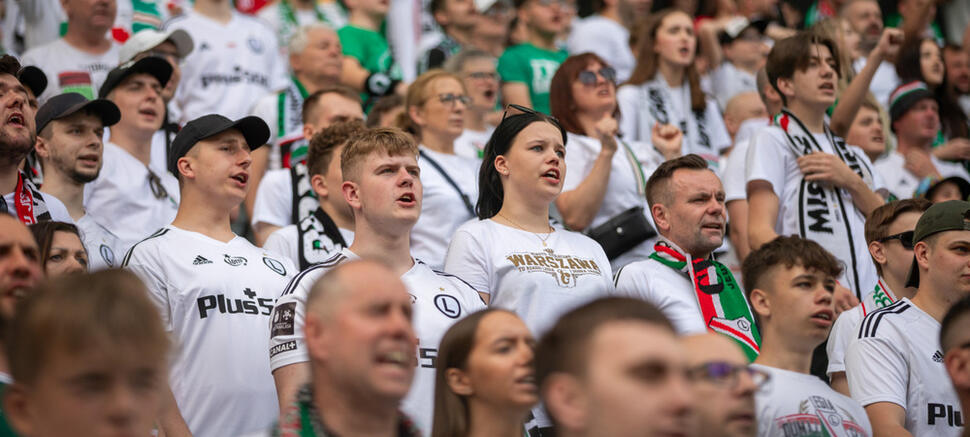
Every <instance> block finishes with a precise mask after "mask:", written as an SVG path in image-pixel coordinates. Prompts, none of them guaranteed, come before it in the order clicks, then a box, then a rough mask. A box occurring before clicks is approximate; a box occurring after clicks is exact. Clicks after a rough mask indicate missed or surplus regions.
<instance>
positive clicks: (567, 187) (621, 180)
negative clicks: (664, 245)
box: [562, 133, 664, 271]
mask: <svg viewBox="0 0 970 437" xmlns="http://www.w3.org/2000/svg"><path fill="white" fill-rule="evenodd" d="M567 138H568V140H567V143H566V144H568V146H567V147H568V150H567V151H566V169H567V170H568V171H567V172H566V178H565V180H564V181H563V185H562V191H563V192H566V191H572V190H575V189H576V188H577V187H579V185H580V184H581V183H583V181H584V180H585V179H586V177H587V176H589V173H590V172H591V171H592V170H593V164H594V163H595V162H596V158H597V157H598V156H599V153H600V150H601V149H602V144H601V143H600V140H598V139H596V138H591V137H588V136H585V135H577V134H574V133H569V134H567ZM616 141H617V150H616V153H614V154H613V160H612V161H610V162H611V164H610V178H609V179H608V181H607V185H606V192H605V193H604V195H603V203H602V204H600V209H599V210H598V211H596V215H595V216H594V217H593V221H592V222H591V223H590V225H589V227H587V228H586V230H589V229H593V228H595V227H597V226H599V225H601V224H603V223H605V222H607V221H608V220H609V219H611V218H613V217H614V216H616V215H618V214H620V213H622V212H624V211H626V210H628V209H630V208H633V207H636V206H640V207H643V215H644V216H646V218H647V221H648V222H650V226H653V227H654V229H656V225H654V223H653V217H652V216H651V214H650V207H649V206H647V198H646V196H645V194H644V190H645V188H644V187H638V186H637V185H638V184H639V182H638V177H639V175H638V173H639V172H640V171H641V169H642V171H643V181H644V183H646V180H647V179H649V178H650V175H652V174H653V172H654V170H656V169H657V167H658V166H659V165H660V164H662V163H663V161H664V158H663V156H661V155H660V154H659V153H657V152H656V151H655V150H654V149H653V146H651V145H650V144H649V143H642V142H636V141H626V146H629V147H630V150H632V152H633V154H634V155H635V156H636V162H631V161H632V160H631V159H630V157H629V154H628V153H627V151H626V148H625V146H624V144H623V142H622V141H624V140H621V139H620V138H616ZM635 165H639V166H640V167H639V168H637V167H634V166H635ZM656 242H657V239H656V237H654V238H650V239H647V240H645V241H644V242H642V243H640V244H638V245H637V246H635V247H633V248H632V249H630V250H628V251H627V252H626V253H624V254H622V255H620V256H618V257H616V258H615V259H613V261H612V262H611V263H610V266H611V268H612V269H613V270H614V271H615V270H617V269H619V268H620V267H623V266H624V265H626V264H628V263H630V262H633V261H636V260H641V259H644V258H646V257H648V256H650V254H651V253H653V244H654V243H656Z"/></svg>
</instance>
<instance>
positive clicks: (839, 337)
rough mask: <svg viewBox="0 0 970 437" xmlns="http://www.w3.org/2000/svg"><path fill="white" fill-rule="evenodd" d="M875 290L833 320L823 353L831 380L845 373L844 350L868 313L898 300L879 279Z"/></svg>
mask: <svg viewBox="0 0 970 437" xmlns="http://www.w3.org/2000/svg"><path fill="white" fill-rule="evenodd" d="M876 287H878V288H876V289H875V290H872V291H870V292H869V294H867V295H866V297H864V298H862V299H861V301H860V302H859V305H856V306H854V307H852V308H850V309H848V310H846V311H843V312H842V314H839V317H838V318H837V319H835V323H834V324H833V325H832V330H831V331H830V332H829V341H828V342H827V343H826V345H825V352H826V354H827V355H828V357H829V365H828V368H826V369H825V373H826V374H827V375H829V377H830V378H831V376H832V374H833V373H835V372H845V350H846V349H848V348H849V343H850V342H851V341H852V339H854V338H856V337H858V336H859V322H862V319H863V318H865V317H866V316H867V315H869V313H871V312H873V311H875V310H877V309H879V308H882V307H885V306H889V305H892V304H893V303H894V302H896V301H897V300H898V298H897V297H896V294H894V293H893V292H892V290H890V289H889V287H887V286H886V283H885V282H884V281H883V280H882V279H880V280H879V283H878V284H877V285H876Z"/></svg>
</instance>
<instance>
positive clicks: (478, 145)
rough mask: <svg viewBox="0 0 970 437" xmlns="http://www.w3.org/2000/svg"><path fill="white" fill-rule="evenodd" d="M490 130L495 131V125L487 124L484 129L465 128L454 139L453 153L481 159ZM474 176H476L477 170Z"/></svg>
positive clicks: (490, 135) (490, 133)
mask: <svg viewBox="0 0 970 437" xmlns="http://www.w3.org/2000/svg"><path fill="white" fill-rule="evenodd" d="M492 132H495V126H488V127H486V128H485V130H484V131H476V130H471V129H465V130H464V131H462V133H461V136H460V137H458V139H456V140H455V155H458V156H464V157H466V158H472V159H478V160H481V159H482V156H483V154H484V150H485V144H487V143H488V140H489V139H490V138H492ZM479 162H481V161H479ZM475 178H476V179H477V178H478V172H477V171H476V172H475Z"/></svg>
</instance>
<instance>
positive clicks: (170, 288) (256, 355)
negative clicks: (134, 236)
mask: <svg viewBox="0 0 970 437" xmlns="http://www.w3.org/2000/svg"><path fill="white" fill-rule="evenodd" d="M124 266H125V267H126V268H128V269H129V270H131V271H133V272H135V273H136V274H137V275H138V276H139V277H141V279H142V280H143V281H145V284H146V285H147V286H148V291H149V295H150V297H151V298H152V299H153V300H154V301H155V303H156V304H157V305H158V307H159V310H160V311H161V315H162V321H163V322H164V323H165V325H166V328H167V329H168V330H169V331H171V332H172V335H173V337H174V339H175V341H176V342H177V343H176V345H177V347H176V348H175V350H176V351H178V352H177V354H176V356H175V358H174V360H173V362H172V365H171V366H172V367H171V378H170V384H171V387H172V392H173V393H174V394H175V399H176V401H177V402H178V406H179V410H180V411H181V412H182V416H183V417H185V421H186V422H187V423H188V425H189V429H190V430H191V431H192V434H193V435H195V436H198V437H209V436H230V435H241V434H245V433H251V432H255V431H258V430H263V429H266V428H267V427H269V426H270V425H271V424H272V423H273V421H274V420H276V419H277V418H278V417H279V404H278V403H277V398H276V386H275V385H274V383H273V377H272V374H271V373H270V369H269V360H268V359H267V357H266V353H265V350H266V349H264V348H265V347H266V343H265V341H266V340H265V339H266V338H269V334H270V330H269V322H270V313H271V311H272V310H273V302H274V301H275V300H276V297H277V296H278V295H279V292H280V290H282V289H283V288H284V287H285V286H286V283H287V281H288V280H289V278H290V277H291V276H292V275H293V274H294V271H295V270H296V268H295V267H293V264H291V263H290V262H289V261H288V260H286V259H285V258H283V257H280V256H277V255H275V254H270V253H267V252H265V251H263V250H262V249H260V248H258V247H255V246H253V245H252V244H251V243H249V242H248V241H246V239H244V238H242V237H238V236H237V237H235V238H233V239H232V240H230V241H229V242H222V241H218V240H215V239H212V238H209V237H207V236H205V235H202V234H200V233H197V232H190V231H186V230H183V229H179V228H176V227H174V226H171V225H170V226H166V227H164V228H162V229H160V230H159V231H158V232H156V233H155V234H153V235H152V236H151V237H148V238H147V239H145V240H143V241H142V242H140V243H137V244H135V245H134V246H133V247H132V248H131V250H129V251H128V254H127V255H126V256H125V260H124Z"/></svg>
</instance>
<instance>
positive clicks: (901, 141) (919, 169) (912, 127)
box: [875, 81, 970, 199]
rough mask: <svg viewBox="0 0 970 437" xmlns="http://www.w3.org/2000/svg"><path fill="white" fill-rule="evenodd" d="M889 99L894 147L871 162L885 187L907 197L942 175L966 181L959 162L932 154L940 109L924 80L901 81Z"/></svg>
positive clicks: (921, 192)
mask: <svg viewBox="0 0 970 437" xmlns="http://www.w3.org/2000/svg"><path fill="white" fill-rule="evenodd" d="M889 101H890V104H889V117H890V123H891V124H890V127H891V128H892V131H893V133H895V134H896V150H893V151H892V152H889V154H887V155H885V156H884V157H883V158H882V159H880V160H878V161H876V162H875V166H876V171H877V172H879V174H880V175H882V178H883V179H885V181H886V186H887V188H888V189H889V191H890V192H891V193H892V194H893V195H895V196H896V197H897V198H900V199H908V198H910V197H918V196H920V195H922V194H925V193H926V191H927V190H929V188H930V186H931V185H932V184H933V183H934V182H936V181H939V180H942V179H946V178H951V177H959V178H963V179H964V180H966V181H968V182H970V174H967V170H966V168H965V167H964V166H963V165H961V164H959V163H956V162H949V161H943V160H941V159H939V158H937V157H936V156H935V155H933V152H932V150H933V142H934V141H935V140H936V136H937V133H938V132H939V131H940V109H939V104H938V103H937V102H936V96H935V95H934V94H933V92H932V91H930V90H929V88H927V87H926V84H925V83H923V82H919V81H913V82H907V83H905V84H902V85H900V86H899V87H898V88H896V89H895V90H894V91H893V93H892V94H890V96H889Z"/></svg>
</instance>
